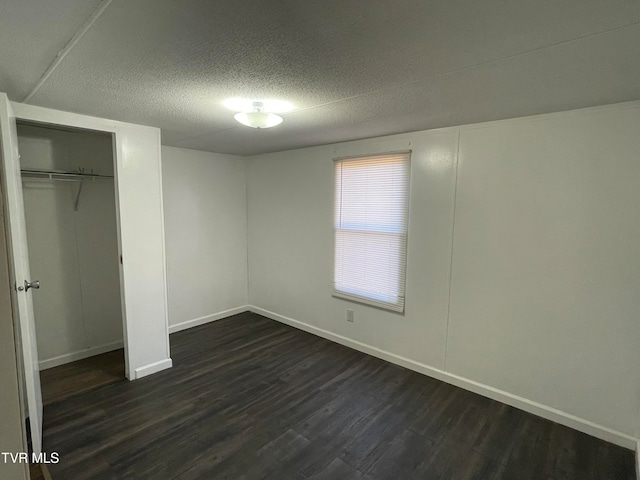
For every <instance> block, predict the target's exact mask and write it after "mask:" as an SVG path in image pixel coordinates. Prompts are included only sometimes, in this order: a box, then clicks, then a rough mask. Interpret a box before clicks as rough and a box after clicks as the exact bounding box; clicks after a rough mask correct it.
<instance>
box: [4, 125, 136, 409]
mask: <svg viewBox="0 0 640 480" xmlns="http://www.w3.org/2000/svg"><path fill="white" fill-rule="evenodd" d="M17 129H18V144H19V149H20V169H21V176H22V187H23V198H24V210H25V220H26V231H27V243H28V248H29V261H30V265H31V275H32V278H33V279H37V280H38V281H39V282H40V286H41V288H39V289H38V290H37V291H35V292H34V295H33V304H34V317H35V327H36V338H37V349H38V361H39V368H40V371H41V373H40V376H41V385H42V397H43V403H44V404H47V403H50V402H53V401H58V400H63V399H65V398H68V397H70V396H72V395H74V394H75V393H80V392H82V391H85V390H88V389H91V388H95V387H96V386H99V385H103V384H106V383H111V382H115V381H119V380H124V379H125V362H124V351H123V343H124V342H123V308H122V306H123V303H122V294H121V287H120V285H121V280H120V278H121V276H120V252H119V251H118V248H119V247H118V245H119V242H118V219H117V211H116V189H115V184H114V141H113V135H112V134H111V133H108V132H96V131H90V130H81V129H76V128H67V127H63V126H52V125H42V124H35V123H28V122H18V124H17Z"/></svg>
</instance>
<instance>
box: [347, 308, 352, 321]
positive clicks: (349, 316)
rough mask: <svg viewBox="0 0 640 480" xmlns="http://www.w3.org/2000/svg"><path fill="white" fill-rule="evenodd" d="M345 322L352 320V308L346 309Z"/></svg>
mask: <svg viewBox="0 0 640 480" xmlns="http://www.w3.org/2000/svg"><path fill="white" fill-rule="evenodd" d="M347 322H353V310H347Z"/></svg>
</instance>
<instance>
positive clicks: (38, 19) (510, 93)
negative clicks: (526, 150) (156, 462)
mask: <svg viewBox="0 0 640 480" xmlns="http://www.w3.org/2000/svg"><path fill="white" fill-rule="evenodd" d="M5 4H6V5H5ZM53 4H55V8H53V7H52V5H53ZM0 5H2V7H1V8H2V11H1V12H0V40H1V41H0V91H6V92H7V93H8V94H9V96H10V98H11V99H12V100H15V101H24V99H25V97H27V96H29V103H33V104H36V105H42V106H46V107H51V108H56V109H61V110H69V111H74V112H80V113H85V114H89V115H97V116H101V117H107V118H113V119H117V120H123V121H128V122H134V123H141V124H145V125H152V126H157V127H161V128H162V131H163V143H165V144H167V145H173V146H179V147H186V148H195V149H200V150H209V151H214V152H223V153H234V154H240V155H250V154H255V153H263V152H271V151H278V150H285V149H290V148H297V147H303V146H310V145H318V144H323V143H331V142H337V141H344V140H352V139H357V138H365V137H371V136H377V135H384V134H390V133H399V132H406V131H413V130H422V129H427V128H435V127H441V126H448V125H456V124H463V123H470V122H478V121H485V120H494V119H500V118H510V117H517V116H523V115H530V114H535V113H544V112H552V111H558V110H565V109H570V108H578V107H584V106H592V105H599V104H605V103H614V102H620V101H626V100H635V99H639V98H640V2H639V1H638V0H564V1H562V2H559V1H557V0H529V1H514V0H484V1H481V2H479V1H472V0H467V1H462V0H459V1H456V0H415V1H409V0H385V1H383V0H360V1H357V0H296V1H294V0H278V1H276V0H270V1H266V0H243V1H238V0H219V1H216V2H212V1H209V0H182V1H180V2H176V1H175V0H135V1H131V0H113V1H108V0H107V1H104V2H101V4H100V5H99V4H98V2H96V1H88V0H56V1H55V2H53V1H49V2H42V1H32V0H22V1H20V2H17V1H13V2H7V1H4V0H2V1H1V2H0ZM105 6H106V8H104V7H105ZM96 9H103V10H98V11H101V12H102V13H101V14H100V15H99V16H98V17H97V19H96V18H95V15H94V17H93V18H91V16H92V13H93V12H94V11H96ZM89 19H91V22H90V27H89V28H88V29H87V28H86V27H87V25H85V26H84V28H83V23H84V22H85V21H87V20H89ZM84 30H86V32H85V33H84V35H83V36H82V37H81V38H79V39H78V41H77V42H74V45H73V48H71V49H67V50H68V51H65V53H66V56H64V58H63V59H62V60H61V61H59V62H58V64H57V65H55V68H54V69H53V70H52V71H51V70H50V71H47V67H48V66H49V65H51V64H52V62H54V60H55V57H56V54H57V53H58V51H59V50H60V49H62V48H63V47H64V46H65V44H66V43H67V42H68V41H69V40H70V39H71V38H72V37H73V35H74V34H75V33H76V32H77V31H84ZM45 72H46V73H47V75H46V80H45V81H44V82H39V79H40V77H41V76H42V75H43V74H45ZM39 83H40V85H39V86H38V88H37V89H36V90H35V91H33V89H34V87H36V86H37V85H38V84H39ZM238 96H239V97H250V98H277V99H282V100H288V101H290V102H292V103H293V104H294V106H295V110H294V111H293V112H290V113H287V114H284V115H283V116H284V117H285V122H284V123H283V124H282V125H280V126H278V127H276V128H273V129H269V130H254V129H250V128H247V127H242V126H240V125H239V124H237V123H236V122H235V121H234V120H233V112H230V111H229V110H227V109H226V108H224V107H223V106H222V101H224V100H225V99H227V98H229V97H238Z"/></svg>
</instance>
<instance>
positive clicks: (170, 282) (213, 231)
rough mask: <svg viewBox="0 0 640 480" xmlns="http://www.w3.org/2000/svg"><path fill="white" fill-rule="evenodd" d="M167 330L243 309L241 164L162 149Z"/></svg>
mask: <svg viewBox="0 0 640 480" xmlns="http://www.w3.org/2000/svg"><path fill="white" fill-rule="evenodd" d="M162 170H163V175H162V178H163V193H164V212H165V213H164V217H165V226H166V227H165V232H166V248H167V288H168V304H169V325H170V326H172V327H173V326H186V325H189V324H195V323H198V322H200V321H204V320H206V319H209V318H212V317H214V316H215V315H216V314H218V313H220V312H225V311H227V310H231V309H234V308H238V307H242V306H245V305H246V304H247V202H246V198H247V195H246V182H245V160H244V159H243V158H241V157H235V156H232V155H220V154H215V153H208V152H198V151H195V150H186V149H182V148H172V147H162Z"/></svg>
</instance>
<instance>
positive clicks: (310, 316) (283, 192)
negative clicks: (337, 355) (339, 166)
mask: <svg viewBox="0 0 640 480" xmlns="http://www.w3.org/2000/svg"><path fill="white" fill-rule="evenodd" d="M456 147H457V132H446V133H420V134H411V135H408V136H398V137H391V138H386V139H378V140H366V141H361V142H351V143H347V144H340V145H335V146H327V147H317V148H309V149H302V150H292V151H288V152H282V153H278V154H270V155H264V156H259V157H252V158H249V159H248V160H247V162H248V191H249V269H250V273H249V292H250V301H251V304H252V305H255V306H257V307H260V308H263V309H266V310H268V311H271V312H275V313H278V314H280V315H284V316H287V317H290V318H293V319H296V320H298V321H301V322H305V323H308V324H310V325H313V326H315V327H317V328H321V329H324V330H328V331H330V332H333V333H335V334H338V335H342V336H344V337H347V338H350V339H353V340H356V341H359V342H363V343H366V344H368V345H371V346H374V347H376V348H379V349H382V350H386V351H390V352H395V353H396V354H398V355H400V356H403V357H406V358H410V359H413V360H414V361H418V362H421V363H424V364H427V365H431V366H434V367H436V368H442V367H443V365H444V349H445V334H446V320H447V308H448V298H449V263H450V249H451V234H452V218H453V214H452V212H453V193H454V180H455V155H456ZM407 148H410V149H411V150H412V155H411V193H410V220H409V236H408V251H407V255H408V265H407V293H406V295H407V299H406V304H405V313H404V314H396V313H392V312H388V311H385V310H380V309H377V308H374V307H369V306H366V305H362V304H358V303H353V302H349V301H346V300H342V299H338V298H333V297H332V296H331V290H332V287H331V285H332V275H333V263H332V262H333V260H332V259H333V198H334V193H333V181H334V178H333V158H334V157H339V156H345V155H358V154H367V153H379V152H384V151H394V150H403V149H407ZM347 309H351V310H353V311H354V322H353V323H351V322H347V321H346V310H347Z"/></svg>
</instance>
